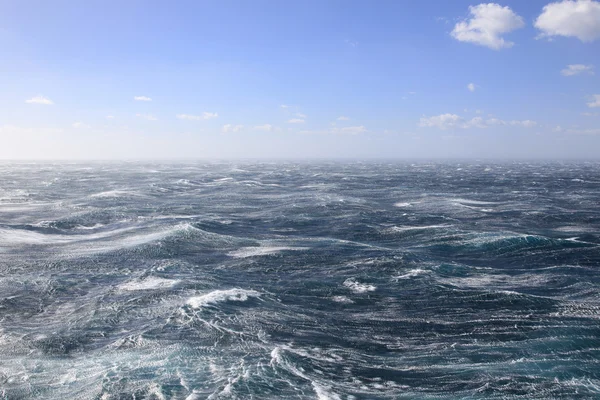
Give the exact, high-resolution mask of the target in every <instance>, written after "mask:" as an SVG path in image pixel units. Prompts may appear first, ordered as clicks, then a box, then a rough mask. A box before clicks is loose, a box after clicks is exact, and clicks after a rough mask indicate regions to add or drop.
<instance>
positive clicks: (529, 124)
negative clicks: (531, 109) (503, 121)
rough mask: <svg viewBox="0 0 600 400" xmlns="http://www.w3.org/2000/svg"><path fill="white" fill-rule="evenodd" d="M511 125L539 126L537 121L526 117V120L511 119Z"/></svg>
mask: <svg viewBox="0 0 600 400" xmlns="http://www.w3.org/2000/svg"><path fill="white" fill-rule="evenodd" d="M510 124H511V125H518V126H522V127H524V128H533V127H535V126H537V122H535V121H531V120H529V119H526V120H524V121H510Z"/></svg>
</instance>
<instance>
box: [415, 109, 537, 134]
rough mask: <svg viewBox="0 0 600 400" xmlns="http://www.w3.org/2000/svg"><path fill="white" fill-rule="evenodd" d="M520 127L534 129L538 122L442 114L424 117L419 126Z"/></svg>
mask: <svg viewBox="0 0 600 400" xmlns="http://www.w3.org/2000/svg"><path fill="white" fill-rule="evenodd" d="M507 125H512V126H520V127H523V128H533V127H535V126H537V125H538V124H537V122H535V121H532V120H522V121H520V120H512V121H505V120H502V119H498V118H489V119H484V118H482V117H475V118H471V119H466V118H463V117H461V116H460V115H457V114H449V113H448V114H440V115H435V116H432V117H423V118H421V120H420V121H419V126H420V127H422V128H438V129H441V130H447V129H469V128H488V127H490V126H507Z"/></svg>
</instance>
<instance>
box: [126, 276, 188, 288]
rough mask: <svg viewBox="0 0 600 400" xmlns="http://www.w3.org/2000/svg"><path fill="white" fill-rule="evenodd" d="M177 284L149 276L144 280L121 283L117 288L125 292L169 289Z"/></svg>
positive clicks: (177, 281)
mask: <svg viewBox="0 0 600 400" xmlns="http://www.w3.org/2000/svg"><path fill="white" fill-rule="evenodd" d="M179 283H180V281H179V280H175V279H165V278H159V277H156V276H151V277H148V278H145V279H139V280H138V279H136V280H132V281H128V282H125V283H122V284H120V285H119V286H117V288H119V289H121V290H126V291H135V290H156V289H170V288H172V287H173V286H175V285H177V284H179Z"/></svg>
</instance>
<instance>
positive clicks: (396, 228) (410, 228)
mask: <svg viewBox="0 0 600 400" xmlns="http://www.w3.org/2000/svg"><path fill="white" fill-rule="evenodd" d="M451 226H452V225H450V224H447V225H423V226H392V227H391V228H390V230H392V231H394V232H406V231H415V230H424V229H441V228H450V227H451Z"/></svg>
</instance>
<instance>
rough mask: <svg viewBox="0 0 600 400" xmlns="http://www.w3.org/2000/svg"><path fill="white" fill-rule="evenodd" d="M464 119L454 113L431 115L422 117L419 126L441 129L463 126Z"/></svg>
mask: <svg viewBox="0 0 600 400" xmlns="http://www.w3.org/2000/svg"><path fill="white" fill-rule="evenodd" d="M464 124H465V120H464V118H462V117H461V116H459V115H456V114H441V115H436V116H433V117H429V118H427V117H422V118H421V121H419V126H420V127H423V128H439V129H442V130H446V129H451V128H461V127H464Z"/></svg>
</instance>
